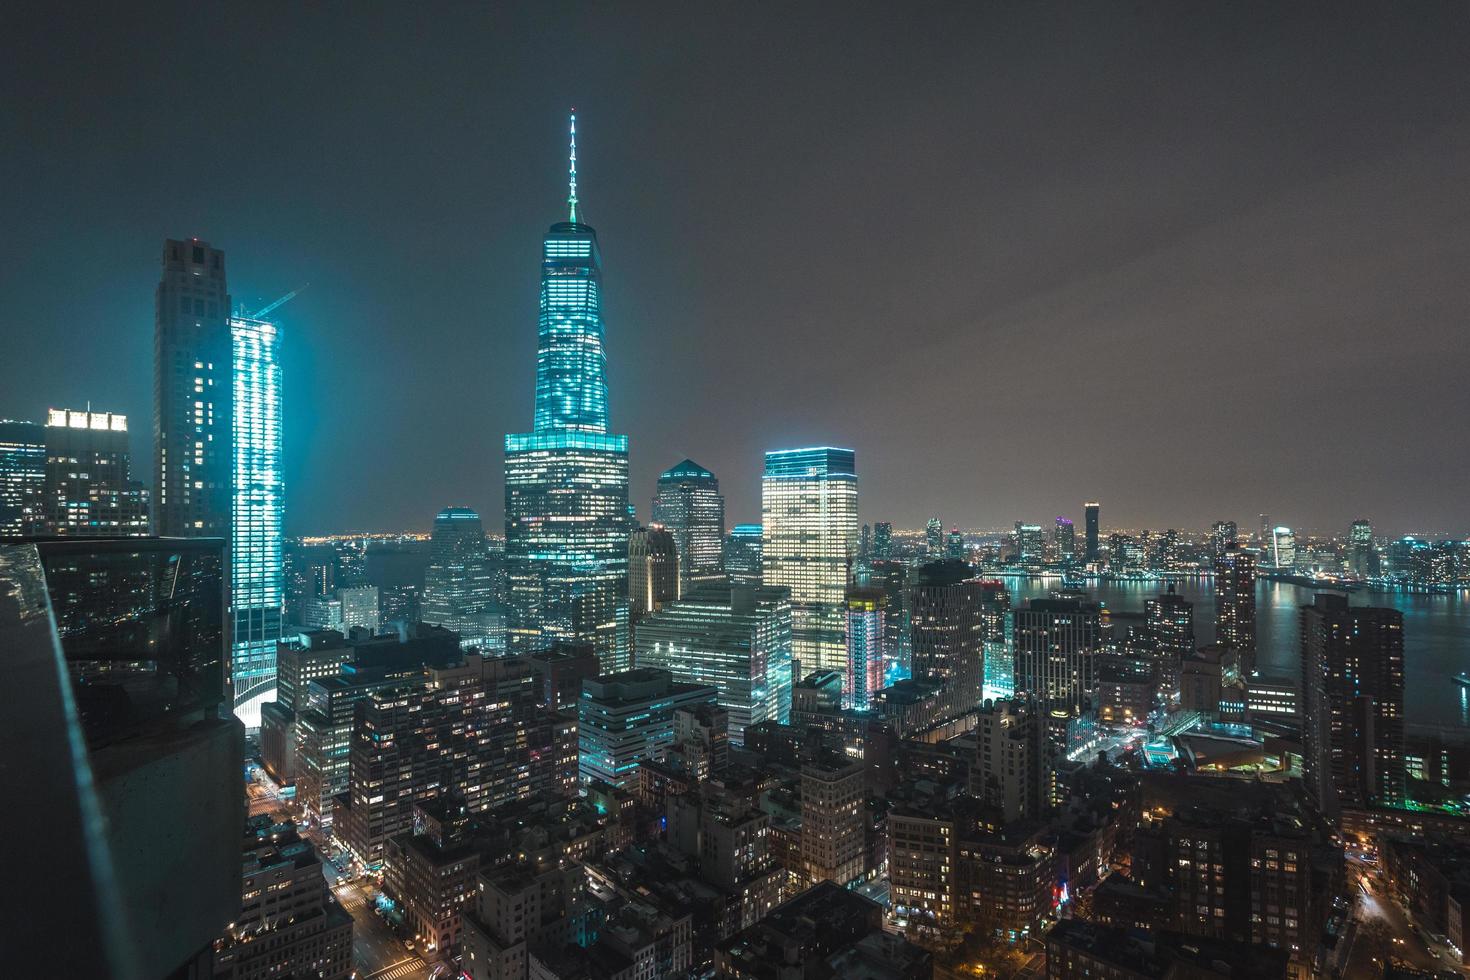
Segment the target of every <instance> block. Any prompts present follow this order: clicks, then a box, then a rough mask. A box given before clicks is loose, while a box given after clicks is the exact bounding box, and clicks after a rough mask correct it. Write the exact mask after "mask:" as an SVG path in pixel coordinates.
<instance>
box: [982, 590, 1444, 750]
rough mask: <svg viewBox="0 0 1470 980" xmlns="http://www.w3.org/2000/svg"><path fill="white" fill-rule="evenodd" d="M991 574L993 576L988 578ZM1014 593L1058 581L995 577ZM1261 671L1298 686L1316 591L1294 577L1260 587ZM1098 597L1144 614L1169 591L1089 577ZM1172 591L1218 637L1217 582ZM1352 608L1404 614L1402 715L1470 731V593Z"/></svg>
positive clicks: (1205, 638) (1203, 639) (1034, 593)
mask: <svg viewBox="0 0 1470 980" xmlns="http://www.w3.org/2000/svg"><path fill="white" fill-rule="evenodd" d="M987 577H990V576H988V575H987ZM996 577H998V578H1001V579H1002V580H1004V581H1005V583H1006V586H1007V587H1008V588H1009V589H1010V590H1011V604H1012V605H1013V606H1017V605H1020V604H1021V603H1022V602H1024V601H1025V600H1027V599H1032V598H1045V597H1046V596H1047V595H1048V594H1049V593H1050V592H1051V590H1053V589H1057V588H1060V587H1061V580H1060V579H1057V578H1025V577H1020V576H1006V575H1002V576H996ZM1256 589H1257V592H1256V669H1257V670H1259V671H1260V672H1261V673H1263V674H1272V675H1282V676H1289V677H1291V678H1293V679H1295V680H1296V681H1297V684H1298V685H1300V683H1301V637H1300V628H1301V627H1300V622H1299V612H1298V610H1299V609H1300V607H1301V606H1303V605H1310V604H1311V601H1312V594H1313V591H1314V590H1313V589H1309V588H1307V587H1305V586H1301V585H1293V584H1291V583H1289V582H1260V583H1258V584H1257V586H1256ZM1087 591H1088V592H1089V593H1090V594H1091V596H1092V598H1093V599H1094V601H1097V602H1100V603H1103V604H1104V605H1105V606H1106V607H1107V608H1108V609H1114V610H1117V611H1119V612H1143V603H1144V601H1145V600H1146V599H1148V598H1150V597H1151V596H1155V595H1158V594H1159V593H1160V592H1163V591H1164V585H1163V584H1162V583H1157V582H1089V583H1088V589H1087ZM1175 591H1176V592H1178V593H1179V594H1180V595H1181V596H1183V597H1184V598H1186V599H1188V600H1189V601H1190V602H1192V603H1194V631H1195V642H1196V643H1198V644H1200V645H1203V644H1205V643H1211V642H1213V641H1214V638H1215V596H1214V591H1215V590H1214V581H1213V580H1212V579H1210V578H1208V577H1205V578H1186V579H1181V580H1179V581H1178V582H1176V583H1175ZM1349 601H1350V602H1351V603H1352V604H1353V605H1355V606H1389V607H1392V608H1394V609H1398V610H1399V611H1401V612H1402V613H1403V614H1404V671H1405V677H1404V686H1405V690H1404V702H1405V703H1404V713H1405V717H1406V720H1407V721H1408V723H1409V725H1410V726H1411V727H1419V726H1428V727H1445V728H1461V729H1467V734H1470V688H1465V687H1462V686H1461V685H1459V684H1457V683H1455V681H1454V675H1455V674H1457V673H1459V672H1460V671H1470V591H1464V592H1456V593H1451V594H1449V595H1413V594H1410V593H1406V592H1374V591H1370V590H1367V589H1364V590H1361V591H1358V592H1353V593H1351V594H1350V596H1349Z"/></svg>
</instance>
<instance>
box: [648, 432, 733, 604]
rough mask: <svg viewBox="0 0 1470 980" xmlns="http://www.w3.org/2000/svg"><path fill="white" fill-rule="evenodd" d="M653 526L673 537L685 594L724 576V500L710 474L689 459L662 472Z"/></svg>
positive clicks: (655, 496) (654, 500)
mask: <svg viewBox="0 0 1470 980" xmlns="http://www.w3.org/2000/svg"><path fill="white" fill-rule="evenodd" d="M653 523H655V524H661V525H663V526H664V527H666V528H668V529H669V532H670V533H671V534H673V536H674V546H675V547H676V548H677V549H678V551H679V583H680V586H681V588H682V589H683V590H684V591H686V592H687V591H689V590H690V589H691V588H693V587H694V586H696V585H699V584H702V583H715V582H719V581H720V580H721V579H723V578H724V577H725V567H724V561H723V555H722V554H721V551H722V546H723V544H724V537H725V498H724V497H722V496H721V495H720V481H719V480H717V479H715V475H714V474H713V473H711V472H710V471H709V470H707V469H705V468H704V467H703V466H700V465H699V464H698V463H696V462H695V461H694V460H692V459H686V460H684V461H683V462H682V463H680V464H678V465H677V466H674V467H672V468H670V469H667V470H664V472H663V473H662V474H660V476H659V478H658V491H657V492H656V493H655V494H654V497H653Z"/></svg>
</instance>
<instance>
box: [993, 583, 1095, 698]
mask: <svg viewBox="0 0 1470 980" xmlns="http://www.w3.org/2000/svg"><path fill="white" fill-rule="evenodd" d="M1014 615H1015V642H1016V684H1015V686H1016V693H1017V694H1018V695H1019V694H1022V693H1025V694H1029V695H1031V696H1032V697H1033V698H1035V699H1036V700H1037V702H1038V704H1039V705H1041V706H1042V707H1044V708H1047V709H1056V710H1065V711H1068V712H1070V713H1071V714H1073V715H1079V714H1082V713H1084V712H1085V710H1086V706H1087V702H1088V699H1089V697H1090V696H1091V695H1092V692H1093V691H1094V690H1095V689H1096V687H1097V652H1098V646H1099V643H1100V640H1101V636H1100V611H1099V609H1098V606H1097V605H1096V604H1095V603H1091V602H1085V601H1083V600H1082V599H1077V598H1066V599H1032V600H1031V601H1030V602H1029V603H1028V604H1027V605H1026V606H1025V607H1024V608H1022V609H1017V610H1016V611H1015V614H1014Z"/></svg>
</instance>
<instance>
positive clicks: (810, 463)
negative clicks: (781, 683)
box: [761, 446, 858, 675]
mask: <svg viewBox="0 0 1470 980" xmlns="http://www.w3.org/2000/svg"><path fill="white" fill-rule="evenodd" d="M857 503H858V491H857V462H856V456H855V454H854V453H853V451H852V450H851V449H833V448H830V447H825V446H824V447H819V448H810V449H781V450H776V451H774V452H768V453H766V472H765V476H764V478H763V479H762V481H761V517H762V528H763V535H762V539H763V540H762V553H761V566H762V581H763V582H764V583H765V584H766V585H776V586H781V587H784V588H787V589H790V590H791V620H792V626H791V636H792V657H793V659H795V660H796V661H797V662H798V663H799V664H800V670H801V672H802V673H803V674H806V673H811V672H812V671H816V670H835V671H838V672H839V673H841V674H844V675H845V674H846V672H847V639H846V625H847V616H846V600H847V583H848V566H849V563H850V562H851V560H852V559H853V557H854V556H855V555H856V552H857V535H858V521H857Z"/></svg>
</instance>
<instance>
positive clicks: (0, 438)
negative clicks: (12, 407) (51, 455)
mask: <svg viewBox="0 0 1470 980" xmlns="http://www.w3.org/2000/svg"><path fill="white" fill-rule="evenodd" d="M45 485H46V434H45V429H44V427H42V426H41V425H39V424H37V423H35V422H16V421H11V420H0V538H6V537H18V536H20V535H22V534H29V533H30V532H31V531H32V530H33V529H34V528H35V526H36V523H37V522H38V521H40V519H41V492H42V490H43V489H44V487H45Z"/></svg>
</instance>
